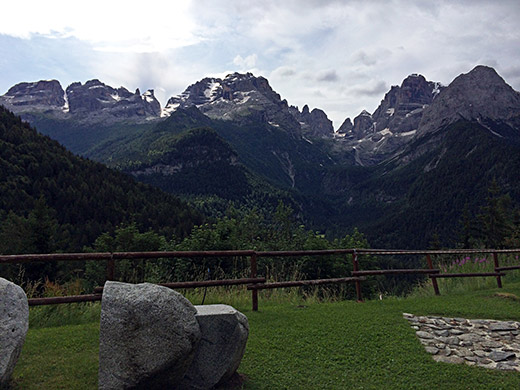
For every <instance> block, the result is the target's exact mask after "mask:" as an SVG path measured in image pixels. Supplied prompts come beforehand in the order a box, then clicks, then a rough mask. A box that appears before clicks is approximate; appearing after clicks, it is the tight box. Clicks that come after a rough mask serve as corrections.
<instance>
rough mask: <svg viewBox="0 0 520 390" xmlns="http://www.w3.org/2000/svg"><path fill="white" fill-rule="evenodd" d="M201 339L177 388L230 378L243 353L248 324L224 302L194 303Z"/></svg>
mask: <svg viewBox="0 0 520 390" xmlns="http://www.w3.org/2000/svg"><path fill="white" fill-rule="evenodd" d="M195 307H196V309H197V321H198V322H199V325H200V331H201V333H202V339H201V341H200V344H199V348H198V350H197V353H196V355H195V358H194V359H193V363H192V364H191V366H190V368H189V369H188V372H187V373H186V376H185V377H184V380H183V381H182V383H181V385H180V386H179V389H181V390H202V389H211V388H213V387H214V386H215V385H217V384H221V383H224V382H226V381H227V380H228V379H230V378H231V377H232V376H233V374H234V373H235V372H236V370H237V369H238V366H239V365H240V361H241V360H242V357H243V356H244V352H245V349H246V343H247V337H248V335H249V323H248V321H247V317H246V316H245V315H243V314H242V313H240V312H239V311H237V310H235V309H234V308H233V307H231V306H228V305H207V306H195Z"/></svg>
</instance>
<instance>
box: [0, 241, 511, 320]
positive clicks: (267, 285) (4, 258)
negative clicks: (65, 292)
mask: <svg viewBox="0 0 520 390" xmlns="http://www.w3.org/2000/svg"><path fill="white" fill-rule="evenodd" d="M515 253H520V249H458V250H436V251H434V250H387V249H330V250H312V251H269V252H258V251H253V250H240V251H177V252H114V253H60V254H32V255H0V264H13V263H32V262H54V261H85V260H89V261H106V263H107V274H106V280H114V276H115V263H116V261H118V260H123V259H146V260H152V259H159V258H208V257H249V259H250V260H249V266H250V275H249V278H241V279H225V280H205V281H185V282H175V283H164V284H162V285H163V286H166V287H169V288H199V287H209V286H233V285H247V289H248V290H250V291H251V295H252V309H253V311H257V310H258V290H264V289H275V288H286V287H298V286H309V285H312V286H317V285H324V284H341V283H354V284H355V288H356V297H357V300H358V301H362V300H363V296H362V294H361V283H362V282H363V281H364V280H366V278H367V277H369V276H374V275H403V274H423V275H428V277H429V278H431V279H432V285H433V289H434V291H435V294H436V295H439V294H440V291H439V286H438V284H437V279H438V278H455V277H457V278H465V277H466V278H467V277H495V278H496V280H497V285H498V287H499V288H502V279H501V278H502V277H503V276H504V275H505V274H504V271H511V270H516V269H520V264H517V265H512V266H511V265H510V266H505V267H500V264H499V255H507V254H515ZM471 254H488V255H492V256H493V262H494V272H480V273H479V272H476V273H441V270H440V269H438V268H437V269H436V268H434V267H433V262H432V259H431V256H441V255H471ZM332 255H344V256H351V258H352V272H351V276H349V277H343V278H331V279H316V280H293V281H283V282H267V281H266V279H265V278H264V277H259V276H258V266H257V260H258V258H259V257H301V256H332ZM360 255H373V256H376V255H377V256H411V255H413V256H425V259H426V264H425V266H426V268H418V269H411V268H410V269H378V270H372V269H371V270H362V269H360V264H359V256H360ZM102 292H103V288H102V287H97V288H95V290H94V292H93V294H83V295H75V296H66V297H48V298H31V299H29V305H31V306H36V305H49V304H61V303H72V302H89V301H100V300H101V299H102Z"/></svg>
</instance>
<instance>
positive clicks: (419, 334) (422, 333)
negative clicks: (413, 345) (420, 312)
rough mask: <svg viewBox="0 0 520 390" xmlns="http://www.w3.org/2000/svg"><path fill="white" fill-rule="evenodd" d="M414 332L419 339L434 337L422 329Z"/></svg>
mask: <svg viewBox="0 0 520 390" xmlns="http://www.w3.org/2000/svg"><path fill="white" fill-rule="evenodd" d="M415 334H416V335H417V337H420V338H421V339H433V337H434V336H433V335H432V334H431V333H428V332H424V331H422V330H418V331H417V332H415Z"/></svg>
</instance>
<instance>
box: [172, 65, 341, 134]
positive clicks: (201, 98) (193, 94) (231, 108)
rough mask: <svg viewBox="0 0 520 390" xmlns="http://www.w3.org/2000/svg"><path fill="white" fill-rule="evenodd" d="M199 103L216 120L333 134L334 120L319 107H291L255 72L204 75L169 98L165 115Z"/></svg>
mask: <svg viewBox="0 0 520 390" xmlns="http://www.w3.org/2000/svg"><path fill="white" fill-rule="evenodd" d="M190 106H196V107H197V108H198V109H199V110H200V111H201V112H203V113H204V114H205V115H207V116H208V117H210V118H213V119H224V120H235V121H248V120H254V121H260V122H264V123H268V124H270V125H272V126H275V127H283V128H285V129H287V130H289V131H290V132H293V133H300V132H301V133H303V134H305V135H309V136H312V137H332V135H333V134H334V130H333V127H332V122H331V121H330V120H329V119H328V118H327V116H326V114H325V113H324V112H323V111H321V110H319V109H314V110H312V111H310V110H309V107H308V106H305V107H304V109H303V111H302V112H300V111H299V110H298V108H297V107H289V105H288V104H287V101H286V100H282V98H281V96H280V95H279V94H278V93H276V92H275V91H274V90H273V89H272V88H271V86H270V85H269V81H268V80H267V79H266V78H265V77H262V76H259V77H256V76H254V75H253V74H252V73H236V72H235V73H231V74H228V75H227V76H226V77H224V78H223V79H220V78H204V79H202V80H200V81H198V82H196V83H194V84H192V85H190V86H189V87H188V88H186V90H185V91H184V92H183V93H181V94H180V95H178V96H174V97H172V98H170V100H168V104H167V105H166V107H165V108H164V110H163V116H168V115H171V113H172V112H174V111H175V110H177V109H179V108H187V107H190Z"/></svg>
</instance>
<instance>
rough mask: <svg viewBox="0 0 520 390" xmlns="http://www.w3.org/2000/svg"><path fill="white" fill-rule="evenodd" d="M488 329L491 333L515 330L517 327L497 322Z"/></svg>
mask: <svg viewBox="0 0 520 390" xmlns="http://www.w3.org/2000/svg"><path fill="white" fill-rule="evenodd" d="M489 329H490V330H492V331H495V332H496V331H504V330H517V327H516V326H514V325H513V324H511V323H507V322H497V323H493V324H489Z"/></svg>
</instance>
